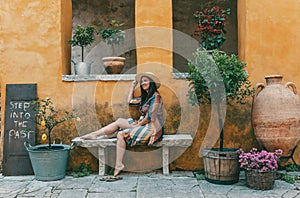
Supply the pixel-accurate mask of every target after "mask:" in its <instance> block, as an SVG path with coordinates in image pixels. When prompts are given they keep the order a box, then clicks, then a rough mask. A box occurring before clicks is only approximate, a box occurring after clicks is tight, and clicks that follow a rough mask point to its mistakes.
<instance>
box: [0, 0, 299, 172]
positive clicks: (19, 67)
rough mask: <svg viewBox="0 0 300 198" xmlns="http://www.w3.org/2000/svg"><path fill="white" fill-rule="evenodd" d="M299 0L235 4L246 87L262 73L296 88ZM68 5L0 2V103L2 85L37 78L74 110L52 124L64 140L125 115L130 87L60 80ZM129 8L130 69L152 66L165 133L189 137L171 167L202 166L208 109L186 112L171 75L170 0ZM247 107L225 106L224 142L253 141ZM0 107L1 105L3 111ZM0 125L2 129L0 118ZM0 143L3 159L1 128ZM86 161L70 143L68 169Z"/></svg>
mask: <svg viewBox="0 0 300 198" xmlns="http://www.w3.org/2000/svg"><path fill="white" fill-rule="evenodd" d="M299 4H300V2H299V1H297V0H289V3H285V1H282V0H239V1H238V12H239V13H238V15H239V17H238V19H239V55H240V58H241V59H243V60H244V61H245V62H246V63H247V65H248V67H247V69H248V71H249V74H250V80H251V81H252V83H253V84H255V83H256V82H261V81H263V80H264V76H265V75H268V74H282V75H284V79H286V80H288V81H293V82H295V83H296V85H298V86H300V78H299V75H300V72H299V56H298V54H299V48H298V47H297V46H298V45H299V36H298V35H299V33H300V32H299V29H300V27H299V20H297V13H298V10H299ZM71 6H72V5H71V0H69V1H60V0H47V1H40V0H20V1H18V2H16V1H10V0H2V1H1V4H0V24H1V27H0V52H1V53H0V68H1V70H0V79H1V86H0V87H1V96H2V98H1V102H2V104H5V97H4V96H5V85H6V84H9V83H37V84H38V96H39V97H40V98H43V97H46V96H49V97H51V98H52V99H53V101H54V103H55V105H56V106H57V108H58V109H61V110H71V108H72V107H74V106H75V107H76V108H77V110H78V111H79V112H80V116H81V120H82V121H81V123H71V124H69V125H67V124H66V125H62V126H61V127H59V128H58V129H59V130H63V131H64V132H65V134H64V141H65V143H70V140H71V139H72V138H73V137H75V136H78V134H79V132H86V131H92V130H96V129H97V128H99V127H101V126H102V125H104V124H107V123H109V122H110V121H112V120H113V119H114V118H116V117H120V116H127V114H126V112H127V110H128V107H127V106H126V107H125V106H122V104H124V101H126V97H127V96H126V94H124V93H127V90H128V88H129V85H130V81H120V82H113V81H109V82H105V81H90V82H76V83H75V82H64V81H62V74H69V71H70V47H69V46H68V45H67V41H68V40H69V39H70V38H71V28H72V27H71V24H72V23H71V19H72V7H71ZM135 6H136V8H135V12H136V13H135V15H136V17H135V20H136V21H135V24H136V47H137V63H138V67H137V71H138V72H143V71H152V72H155V73H156V74H157V75H158V76H159V77H160V79H161V81H162V87H161V88H160V92H161V95H163V98H164V102H165V106H166V112H167V113H168V114H167V116H168V117H167V121H166V128H167V129H168V130H167V131H168V133H175V132H176V131H177V129H178V126H177V125H179V129H178V130H179V131H180V132H181V133H191V134H192V136H193V137H194V142H193V144H192V146H191V147H190V148H189V149H187V150H186V151H185V152H184V154H183V155H182V156H181V157H180V158H178V159H176V160H175V161H172V164H171V169H175V168H178V169H186V170H194V169H201V168H203V164H202V159H201V158H200V157H199V150H200V148H201V145H202V143H203V140H204V139H205V136H206V134H207V130H213V127H212V128H209V126H208V123H209V122H210V116H211V115H210V109H209V107H206V106H204V107H201V108H200V112H201V115H200V114H199V112H198V113H197V114H193V113H194V111H195V108H197V107H191V106H190V105H188V104H187V98H186V91H187V89H188V82H187V81H185V80H184V79H173V78H172V65H173V63H172V53H173V52H172V47H173V45H172V42H173V39H172V0H167V1H159V0H148V1H136V5H135ZM282 10H286V11H285V12H282ZM278 13H280V14H278ZM153 27H155V28H154V29H153ZM279 27H280V28H279ZM74 103H76V104H75V105H74ZM178 107H180V108H178ZM124 109H125V110H124ZM250 109H251V106H250V105H249V104H248V105H246V106H244V107H243V108H241V107H239V106H234V107H231V108H229V110H228V113H227V116H226V121H225V128H224V130H225V131H227V132H226V134H225V146H227V147H243V148H250V147H252V146H253V145H255V144H256V143H255V138H254V136H253V134H252V131H251V123H250ZM197 111H199V109H196V112H197ZM4 112H5V108H4V105H2V110H1V113H2V115H4ZM191 112H192V113H191ZM107 115H109V116H107ZM198 116H200V119H199V117H198ZM2 118H3V116H2ZM195 118H196V121H195ZM178 123H180V124H178ZM74 124H76V125H74ZM175 124H176V127H175V126H174V125H175ZM1 125H2V129H3V128H4V119H2V120H1ZM195 126H196V127H197V129H196V130H195V131H194V130H193V127H195ZM57 131H58V130H57ZM212 133H214V134H213V135H215V134H217V133H215V132H212ZM38 140H39V139H38ZM0 146H1V147H0V149H1V150H0V158H2V147H3V132H2V133H1V141H0ZM176 153H180V151H177V150H174V151H172V153H171V154H173V155H176ZM85 160H87V161H89V162H91V163H92V164H93V168H94V169H97V160H95V158H93V157H92V156H91V155H90V154H89V152H88V151H86V150H84V149H80V148H76V149H75V151H73V152H72V153H71V160H70V162H71V166H72V167H74V166H76V165H78V162H80V161H85ZM143 160H144V161H147V159H141V160H140V161H139V162H143ZM125 163H126V162H125Z"/></svg>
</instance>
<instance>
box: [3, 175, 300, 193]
mask: <svg viewBox="0 0 300 198" xmlns="http://www.w3.org/2000/svg"><path fill="white" fill-rule="evenodd" d="M122 177H123V179H122V180H118V181H114V182H106V181H100V177H99V176H98V175H96V174H93V175H90V176H86V177H80V178H75V177H72V176H66V177H65V178H64V179H62V180H58V181H50V182H43V181H37V180H35V179H34V176H6V177H4V176H0V184H1V185H0V197H9V198H11V197H18V198H21V197H22V198H28V197H39V198H40V197H51V198H69V197H70V198H77V197H78V198H83V197H86V198H92V197H93V198H94V197H113V198H118V197H120V198H127V197H129V198H131V197H133V198H136V197H137V198H157V197H162V198H182V197H191V198H202V197H203V198H223V197H224V198H227V197H230V198H231V197H232V198H253V197H255V198H260V197H261V198H262V197H272V198H273V197H281V198H292V197H299V198H300V183H295V184H289V183H287V182H284V181H280V180H276V181H275V186H274V189H273V190H267V191H259V190H252V189H249V188H248V187H246V185H245V177H244V176H243V173H241V176H240V181H239V182H238V183H236V184H233V185H217V184H212V183H209V182H207V181H205V180H197V179H196V177H195V175H194V173H193V172H182V171H179V172H172V173H171V174H170V175H169V176H165V175H162V174H161V173H157V172H156V173H147V174H145V173H144V174H132V173H130V174H129V173H128V174H127V173H122Z"/></svg>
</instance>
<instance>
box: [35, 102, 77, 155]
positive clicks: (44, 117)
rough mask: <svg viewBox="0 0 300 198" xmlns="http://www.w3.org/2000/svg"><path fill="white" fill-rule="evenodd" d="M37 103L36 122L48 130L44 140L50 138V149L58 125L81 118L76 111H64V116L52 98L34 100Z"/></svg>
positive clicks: (43, 136) (42, 128) (43, 137)
mask: <svg viewBox="0 0 300 198" xmlns="http://www.w3.org/2000/svg"><path fill="white" fill-rule="evenodd" d="M32 103H33V105H35V107H34V110H35V122H36V124H38V125H39V126H40V127H41V130H45V131H47V135H46V134H45V133H44V134H43V135H42V140H46V139H48V145H49V146H48V149H51V132H52V130H53V128H54V127H56V126H57V125H59V124H61V123H63V122H66V121H70V120H71V119H73V118H76V119H77V120H78V121H79V120H80V118H79V117H78V116H77V115H76V114H75V113H69V112H68V111H65V112H64V116H61V114H60V113H59V112H58V111H56V110H55V108H54V105H53V102H52V101H51V99H50V98H44V99H38V100H34V101H33V102H32Z"/></svg>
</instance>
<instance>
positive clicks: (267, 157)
mask: <svg viewBox="0 0 300 198" xmlns="http://www.w3.org/2000/svg"><path fill="white" fill-rule="evenodd" d="M238 153H239V163H240V168H243V169H244V170H247V171H250V170H254V171H257V172H268V171H274V170H277V168H278V161H279V158H280V156H281V155H282V150H281V149H277V150H276V151H275V152H268V151H266V150H262V151H258V150H257V148H252V149H251V150H250V151H249V152H248V153H246V152H244V151H243V150H242V149H239V151H238Z"/></svg>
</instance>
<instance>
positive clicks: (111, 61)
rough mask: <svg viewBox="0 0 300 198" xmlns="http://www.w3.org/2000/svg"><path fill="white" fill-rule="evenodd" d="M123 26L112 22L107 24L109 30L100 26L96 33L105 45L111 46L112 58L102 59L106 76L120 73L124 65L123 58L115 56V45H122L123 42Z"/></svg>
mask: <svg viewBox="0 0 300 198" xmlns="http://www.w3.org/2000/svg"><path fill="white" fill-rule="evenodd" d="M123 25H124V24H123V23H118V22H117V21H116V20H112V21H111V22H110V24H109V28H104V27H103V25H101V27H100V29H99V30H98V32H97V34H98V35H100V36H101V38H102V40H103V41H104V42H106V44H107V45H109V46H111V49H112V56H110V57H103V58H102V61H103V63H104V66H105V70H106V72H107V73H108V74H119V73H121V71H122V69H123V67H124V64H125V58H124V57H120V56H116V55H115V51H116V49H115V47H116V45H120V44H123V43H124V40H125V31H123V30H122V29H121V28H122V26H123Z"/></svg>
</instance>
